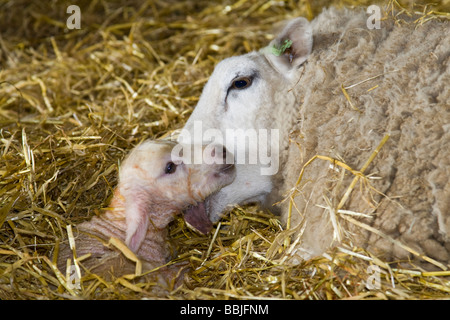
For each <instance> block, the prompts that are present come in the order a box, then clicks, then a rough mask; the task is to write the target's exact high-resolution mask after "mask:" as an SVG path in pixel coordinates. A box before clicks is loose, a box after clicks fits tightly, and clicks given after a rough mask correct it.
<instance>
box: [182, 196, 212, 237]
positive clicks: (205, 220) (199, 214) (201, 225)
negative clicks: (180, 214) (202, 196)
mask: <svg viewBox="0 0 450 320" xmlns="http://www.w3.org/2000/svg"><path fill="white" fill-rule="evenodd" d="M184 221H186V223H187V224H188V226H189V227H190V228H191V229H194V230H195V231H197V232H199V233H201V234H208V233H209V232H210V231H211V229H212V227H213V224H212V222H211V220H209V216H208V212H207V206H206V204H205V201H204V202H199V203H197V205H195V206H193V205H192V206H189V207H188V208H187V209H186V210H184Z"/></svg>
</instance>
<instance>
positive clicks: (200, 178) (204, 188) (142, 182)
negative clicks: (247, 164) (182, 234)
mask: <svg viewBox="0 0 450 320" xmlns="http://www.w3.org/2000/svg"><path fill="white" fill-rule="evenodd" d="M179 146H180V145H179V144H176V143H175V142H171V141H146V142H143V143H142V144H140V145H139V146H137V147H136V148H135V149H133V150H132V152H131V153H130V154H129V155H128V157H127V158H126V159H125V161H124V162H123V164H122V165H121V168H120V174H119V185H118V188H117V193H116V197H120V198H121V199H122V201H121V202H122V205H123V212H124V215H125V222H126V239H125V242H126V244H127V245H128V246H129V247H130V249H131V250H133V251H134V252H137V250H138V249H139V247H140V244H141V243H142V241H143V240H144V238H145V235H146V233H147V229H148V228H149V223H151V225H152V227H153V228H156V229H164V228H165V227H166V226H167V224H168V223H169V222H170V221H171V220H172V219H173V217H174V216H175V215H176V214H177V213H180V212H182V211H183V210H187V209H188V208H189V210H188V211H189V212H191V215H192V217H193V218H195V217H196V212H198V213H199V214H201V213H202V210H201V208H202V206H203V204H202V202H203V201H204V199H205V198H206V197H207V196H209V195H211V194H212V193H214V192H217V191H218V190H219V189H220V188H222V187H224V186H226V185H227V184H229V183H231V182H232V181H233V179H234V177H235V168H234V165H233V164H227V163H226V161H224V159H225V158H226V156H227V152H226V150H225V149H224V148H223V147H220V148H217V147H214V148H209V152H208V153H207V152H205V155H207V157H206V158H203V159H201V160H202V161H199V162H198V163H195V162H194V161H193V159H191V155H190V152H182V151H184V150H187V149H186V148H183V147H181V148H179ZM189 147H190V146H189ZM207 147H208V146H202V147H201V148H200V150H202V151H203V150H205V149H206V148H207ZM209 147H210V146H209ZM180 151H181V152H180ZM216 151H217V152H216ZM194 208H200V209H198V210H197V211H196V209H194ZM188 216H189V215H188ZM200 222H201V221H200ZM200 222H198V224H199V225H201V223H200Z"/></svg>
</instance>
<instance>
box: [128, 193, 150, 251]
mask: <svg viewBox="0 0 450 320" xmlns="http://www.w3.org/2000/svg"><path fill="white" fill-rule="evenodd" d="M136 198H137V197H136ZM126 201H127V204H126V205H125V221H126V224H127V230H126V237H125V243H126V245H127V246H128V248H130V249H131V251H133V252H135V253H136V252H137V251H138V250H139V247H140V246H141V244H142V241H144V239H145V236H146V234H147V229H148V224H149V217H148V213H147V212H148V208H147V207H146V205H145V204H144V203H140V201H139V199H129V198H127V200H126Z"/></svg>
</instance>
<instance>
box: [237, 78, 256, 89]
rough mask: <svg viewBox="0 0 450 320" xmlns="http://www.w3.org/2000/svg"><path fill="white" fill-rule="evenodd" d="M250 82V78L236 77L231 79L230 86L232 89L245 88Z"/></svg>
mask: <svg viewBox="0 0 450 320" xmlns="http://www.w3.org/2000/svg"><path fill="white" fill-rule="evenodd" d="M251 84H252V80H251V79H250V78H247V77H242V78H238V79H236V80H234V81H233V84H232V88H233V89H239V90H241V89H245V88H247V87H249V86H250V85H251Z"/></svg>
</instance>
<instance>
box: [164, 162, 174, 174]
mask: <svg viewBox="0 0 450 320" xmlns="http://www.w3.org/2000/svg"><path fill="white" fill-rule="evenodd" d="M176 170H177V165H176V164H175V163H173V162H167V164H166V168H165V169H164V172H165V173H167V174H171V173H174V172H175V171H176Z"/></svg>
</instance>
